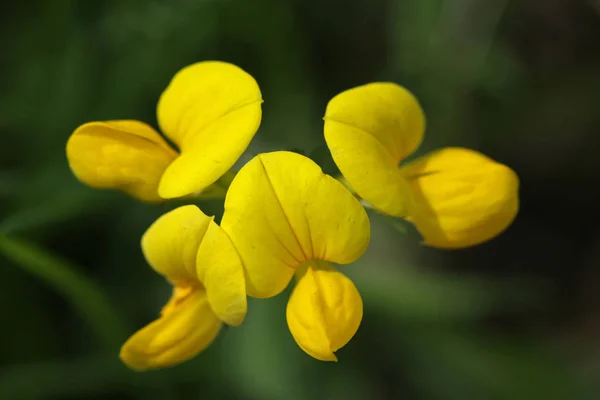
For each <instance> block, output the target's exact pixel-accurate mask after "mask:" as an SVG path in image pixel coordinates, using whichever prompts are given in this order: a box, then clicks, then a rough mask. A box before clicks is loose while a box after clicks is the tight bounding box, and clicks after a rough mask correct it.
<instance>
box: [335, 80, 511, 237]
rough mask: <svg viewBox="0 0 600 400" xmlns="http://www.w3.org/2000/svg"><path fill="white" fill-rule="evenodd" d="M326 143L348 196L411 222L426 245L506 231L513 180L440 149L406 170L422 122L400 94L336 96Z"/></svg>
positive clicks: (387, 87) (474, 158)
mask: <svg viewBox="0 0 600 400" xmlns="http://www.w3.org/2000/svg"><path fill="white" fill-rule="evenodd" d="M324 120H325V126H324V131H325V140H326V141H327V145H328V147H329V149H330V151H331V155H332V157H333V159H334V161H335V163H336V164H337V166H338V168H339V169H340V171H341V173H342V174H343V176H344V178H345V179H346V180H347V182H348V183H349V184H350V186H351V187H352V189H353V190H355V191H356V193H357V194H358V195H359V196H360V197H362V198H363V199H364V200H366V201H367V202H368V203H370V204H371V205H372V206H373V207H374V208H375V209H377V210H379V211H381V212H383V213H385V214H388V215H391V216H394V217H402V218H406V219H407V220H408V221H410V222H412V223H413V224H414V225H415V227H416V228H417V230H418V231H419V232H420V233H421V235H422V236H423V238H424V240H425V243H426V244H428V245H430V246H434V247H439V248H462V247H468V246H472V245H476V244H479V243H482V242H484V241H487V240H489V239H491V238H493V237H494V236H496V235H498V234H500V233H501V232H502V231H504V230H505V229H506V228H507V227H508V226H509V225H510V224H511V222H512V221H513V220H514V218H515V216H516V214H517V212H518V208H519V197H518V186H519V180H518V178H517V175H516V174H515V173H514V171H512V170H511V169H510V168H509V167H507V166H505V165H503V164H500V163H497V162H495V161H494V160H492V159H490V158H488V157H486V156H484V155H483V154H481V153H478V152H476V151H473V150H468V149H464V148H444V149H441V150H438V151H434V152H432V153H429V154H426V155H425V156H422V157H420V158H417V159H416V160H414V161H412V162H409V163H407V164H405V165H400V163H401V162H402V161H403V160H404V159H405V158H406V157H407V156H408V155H410V154H411V153H413V152H414V151H415V150H417V148H418V147H419V145H420V144H421V141H422V140H423V134H424V130H425V117H424V114H423V111H422V109H421V106H420V105H419V103H418V102H417V100H416V99H415V98H414V96H413V95H412V94H411V93H410V92H408V91H407V90H406V89H404V88H402V87H401V86H398V85H396V84H394V83H371V84H367V85H364V86H359V87H356V88H353V89H350V90H347V91H345V92H342V93H340V94H338V95H337V96H335V97H334V98H333V99H332V100H331V101H330V102H329V104H328V105H327V110H326V113H325V118H324Z"/></svg>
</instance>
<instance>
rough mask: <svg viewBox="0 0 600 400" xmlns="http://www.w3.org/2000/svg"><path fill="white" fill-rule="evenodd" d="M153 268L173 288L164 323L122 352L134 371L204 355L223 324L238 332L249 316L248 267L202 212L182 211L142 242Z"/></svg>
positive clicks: (190, 208)
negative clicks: (200, 354)
mask: <svg viewBox="0 0 600 400" xmlns="http://www.w3.org/2000/svg"><path fill="white" fill-rule="evenodd" d="M142 250H143V252H144V256H145V257H146V260H147V261H148V263H149V264H150V266H151V267H152V268H153V269H154V270H155V271H156V272H158V273H159V274H161V275H163V276H164V277H165V278H166V279H167V280H168V281H169V282H170V283H171V284H172V285H173V295H172V297H171V299H170V300H169V302H168V303H167V305H166V306H165V307H164V308H163V309H162V311H161V315H160V317H159V318H158V319H157V320H156V321H154V322H152V323H150V324H149V325H147V326H146V327H144V328H142V329H141V330H139V331H138V332H137V333H135V334H134V335H133V336H132V337H131V338H129V340H127V342H126V343H125V344H124V345H123V347H122V349H121V359H122V360H123V361H124V362H125V363H126V364H127V365H128V366H130V367H131V368H134V369H138V370H145V369H151V368H162V367H168V366H171V365H174V364H177V363H180V362H182V361H185V360H187V359H189V358H191V357H193V356H195V355H196V354H198V353H199V352H200V351H202V350H203V349H205V348H206V347H207V346H208V345H209V344H210V343H211V342H212V341H213V340H214V338H215V337H216V336H217V334H218V332H219V330H220V328H221V325H222V324H223V323H226V324H229V325H233V326H237V325H240V324H241V323H242V321H243V320H244V317H245V315H246V309H247V304H246V290H245V283H244V272H243V267H242V264H241V261H240V258H239V256H238V253H237V252H236V250H235V248H234V247H233V244H232V243H231V241H230V239H229V237H228V236H227V234H226V233H225V232H224V231H223V230H222V229H221V228H220V227H219V226H218V225H217V224H216V223H215V222H214V221H213V218H212V217H208V216H206V215H204V213H202V211H200V209H198V207H196V206H193V205H189V206H183V207H179V208H177V209H175V210H173V211H171V212H169V213H167V214H165V215H163V216H162V217H160V218H159V219H158V220H156V222H155V223H154V224H153V225H152V226H151V227H150V228H149V229H148V230H147V231H146V233H145V234H144V236H143V237H142Z"/></svg>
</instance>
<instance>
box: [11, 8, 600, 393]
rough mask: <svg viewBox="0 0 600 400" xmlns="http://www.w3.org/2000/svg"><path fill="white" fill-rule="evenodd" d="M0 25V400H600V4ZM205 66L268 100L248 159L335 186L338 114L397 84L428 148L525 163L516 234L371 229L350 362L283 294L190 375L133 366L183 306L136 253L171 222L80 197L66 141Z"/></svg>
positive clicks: (38, 14) (89, 11) (173, 14)
mask: <svg viewBox="0 0 600 400" xmlns="http://www.w3.org/2000/svg"><path fill="white" fill-rule="evenodd" d="M0 31H1V36H0V45H1V48H0V50H1V51H0V54H1V63H2V64H1V66H2V68H1V71H2V74H0V138H1V139H2V141H1V145H0V210H1V212H0V229H1V233H0V271H1V272H2V278H1V279H0V305H1V308H0V309H1V312H0V399H147V398H152V399H179V398H202V399H230V398H231V399H261V400H262V399H292V400H294V399H313V398H319V399H321V398H322V399H396V398H398V399H597V398H598V393H599V390H600V384H598V382H599V381H600V290H599V289H600V233H599V230H598V226H599V224H598V222H599V213H598V211H597V210H598V205H599V200H600V196H599V192H598V179H597V175H598V173H599V172H600V158H599V157H598V156H597V154H598V149H599V148H600V147H599V145H600V143H599V142H600V139H599V136H598V130H599V128H600V72H599V71H600V51H599V50H600V48H599V43H600V2H599V1H598V0H529V1H526V0H523V1H517V0H513V1H508V0H411V1H409V0H404V1H400V0H398V1H394V0H362V1H359V0H353V1H352V0H346V1H342V0H331V1H325V0H285V1H284V0H253V1H249V0H197V1H191V0H187V1H186V0H178V1H159V0H148V1H141V0H136V1H133V0H131V1H127V2H125V1H117V0H113V1H93V2H92V1H89V2H88V1H58V0H57V1H45V0H44V1H42V0H38V1H27V2H23V1H21V2H20V1H5V2H2V4H1V5H0ZM210 59H218V60H224V61H229V62H232V63H235V64H237V65H239V66H241V67H242V68H244V69H245V70H247V71H248V72H250V73H251V74H252V75H253V76H254V77H255V78H256V79H257V81H258V82H259V84H260V86H261V89H262V91H263V96H264V99H265V103H264V108H263V110H264V113H263V123H262V125H261V128H260V130H259V132H258V133H257V135H256V137H255V139H254V141H253V143H252V145H251V146H250V148H249V149H248V151H247V154H246V155H245V156H244V157H243V159H242V160H240V165H241V163H243V162H245V161H247V160H248V159H249V158H250V157H252V156H253V155H255V154H257V153H259V152H263V151H270V150H277V149H294V150H296V151H300V152H303V153H304V154H307V155H309V156H310V157H312V158H313V159H315V160H316V161H317V162H319V163H320V164H321V165H322V166H323V168H324V169H325V170H326V171H328V172H330V173H335V167H334V165H333V164H332V162H331V159H330V158H329V155H328V152H327V150H326V147H325V143H324V139H323V132H322V125H323V123H322V120H321V118H322V116H323V114H324V110H325V105H326V104H327V101H328V100H329V99H330V98H331V97H332V96H333V95H335V94H337V93H339V92H340V91H342V90H345V89H348V88H350V87H353V86H357V85H360V84H363V83H367V82H371V81H377V80H390V81H394V82H397V83H399V84H402V85H404V86H406V87H407V88H409V89H410V90H411V91H413V92H414V93H415V94H416V95H417V97H418V98H419V99H420V101H421V103H422V104H423V107H424V109H425V112H426V115H427V120H428V128H427V133H426V137H425V141H424V143H423V146H422V147H421V149H420V150H419V154H422V153H424V152H426V151H428V150H431V149H435V148H440V147H443V146H464V147H470V148H474V149H477V150H479V151H482V152H484V153H485V154H487V155H489V156H491V157H493V158H495V159H496V160H498V161H501V162H503V163H506V164H508V165H510V166H511V167H512V168H513V169H515V171H516V172H517V174H518V175H519V176H520V179H521V211H520V213H519V216H518V217H517V220H516V221H515V223H514V224H513V225H512V226H511V227H510V228H509V230H508V231H507V232H505V233H504V234H502V235H501V236H499V237H498V238H496V239H495V240H493V241H491V242H489V243H486V244H484V245H481V246H477V247H475V248H471V249H467V250H460V251H440V250H435V249H430V248H426V247H423V246H421V245H420V239H419V237H418V235H417V234H416V233H415V232H414V229H412V228H411V227H410V226H407V225H401V226H400V227H398V226H397V225H396V224H392V223H390V221H389V220H387V219H385V218H384V217H382V216H379V215H377V214H372V215H371V216H372V227H373V234H372V242H371V245H370V248H369V250H368V251H367V253H366V254H365V256H364V257H363V258H362V259H361V260H360V261H358V262H357V263H355V264H353V265H351V266H348V267H343V268H344V269H343V271H344V272H346V273H347V274H348V275H349V276H351V277H352V278H353V279H354V281H355V283H356V285H357V287H358V288H359V290H360V292H361V294H362V296H363V300H364V303H365V315H364V319H363V322H362V325H361V328H360V329H359V331H358V333H357V335H356V336H355V337H354V339H353V340H352V341H351V342H350V343H349V344H348V345H347V346H346V347H344V348H343V349H341V350H340V351H339V352H338V357H339V359H340V361H339V362H338V363H337V364H335V363H322V362H319V361H316V360H313V359H311V358H310V357H309V356H308V355H306V354H304V353H303V352H302V351H301V350H300V349H299V348H298V347H297V346H296V344H295V343H294V341H293V339H292V337H291V335H290V334H289V332H288V330H287V326H286V322H285V303H286V300H287V296H288V293H289V290H288V291H286V292H285V293H284V294H282V295H280V296H278V297H276V298H274V299H270V300H251V301H250V309H249V314H248V317H247V319H246V321H245V323H244V324H243V325H242V326H241V327H240V328H235V329H227V330H225V331H223V332H221V334H220V335H219V337H218V339H217V340H216V342H215V343H214V344H213V345H212V346H211V347H210V348H209V349H208V350H206V351H205V352H204V353H202V354H201V355H200V356H198V357H196V358H195V359H194V360H192V361H190V362H187V363H184V364H182V365H181V366H178V367H175V368H172V369H169V370H163V371H155V372H148V373H135V372H132V371H129V370H127V369H126V368H125V367H124V366H123V365H122V364H121V362H120V361H119V360H118V358H117V355H118V350H119V346H120V345H121V343H122V342H123V341H124V340H125V339H126V338H127V336H128V335H129V334H131V333H133V332H134V331H135V330H137V329H139V328H140V327H142V326H143V325H144V324H146V323H147V322H149V321H151V320H152V319H153V318H155V316H156V315H157V313H158V311H159V310H160V307H161V306H162V305H163V304H164V302H165V301H166V299H167V298H168V297H169V294H170V288H169V285H168V284H166V283H165V282H164V281H163V280H162V278H160V277H159V276H158V275H156V274H155V273H154V272H153V271H152V270H151V269H150V268H149V267H148V266H147V265H146V264H145V262H144V260H143V258H142V255H141V251H140V248H139V240H140V236H141V234H142V233H143V232H144V231H145V229H146V228H147V227H148V226H149V225H150V223H151V222H152V221H153V220H154V219H155V218H156V217H157V216H158V215H160V214H161V213H163V212H165V211H166V210H168V209H170V208H172V207H173V206H174V205H173V204H169V205H167V206H159V207H156V206H150V205H146V204H142V203H140V202H137V201H135V200H132V199H130V198H128V197H126V196H125V195H123V194H121V193H118V192H112V191H97V190H93V189H90V188H87V187H85V186H84V185H82V184H81V183H79V182H77V181H76V179H75V178H74V177H73V176H72V174H71V173H70V171H69V170H68V166H67V163H66V158H65V154H64V153H65V151H64V147H65V143H66V140H67V139H68V137H69V135H70V134H71V132H72V131H73V130H74V129H75V128H76V127H77V126H78V125H79V124H81V123H84V122H87V121H92V120H108V119H120V118H128V119H129V118H135V119H140V120H142V121H146V122H148V123H150V124H152V125H154V126H156V117H155V107H156V101H157V99H158V96H159V95H160V93H161V92H162V90H163V89H164V88H165V87H166V85H167V84H168V82H169V80H170V78H171V77H172V75H173V74H174V73H175V72H176V71H177V70H179V69H180V68H182V67H184V66H185V65H187V64H190V63H193V62H196V61H201V60H210ZM238 167H239V166H238ZM199 205H200V206H201V207H202V209H203V210H204V211H205V212H206V213H207V214H211V213H214V214H216V215H217V216H218V217H219V215H220V213H221V212H222V202H219V201H207V202H202V203H199Z"/></svg>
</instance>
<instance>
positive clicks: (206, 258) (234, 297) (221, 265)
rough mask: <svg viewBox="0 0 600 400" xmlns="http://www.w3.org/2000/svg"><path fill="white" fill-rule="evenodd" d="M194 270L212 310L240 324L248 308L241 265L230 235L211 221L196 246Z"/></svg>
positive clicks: (222, 317)
mask: <svg viewBox="0 0 600 400" xmlns="http://www.w3.org/2000/svg"><path fill="white" fill-rule="evenodd" d="M196 273H197V275H198V279H199V280H200V282H202V284H203V285H204V287H205V288H206V294H207V297H208V302H209V303H210V306H211V307H212V309H213V311H214V312H215V314H216V315H217V316H218V317H219V318H220V319H221V321H223V322H225V323H227V324H229V325H234V326H237V325H240V324H241V323H242V322H243V321H244V318H245V317H246V311H247V308H248V305H247V301H246V282H245V280H244V268H243V266H242V261H241V260H240V256H239V255H238V253H237V250H236V249H235V247H233V243H231V239H229V236H227V233H225V231H224V230H223V229H221V227H219V225H217V224H216V223H214V222H213V221H211V222H210V224H209V225H208V230H207V231H206V234H205V235H204V239H202V243H201V244H200V248H199V249H198V254H197V256H196Z"/></svg>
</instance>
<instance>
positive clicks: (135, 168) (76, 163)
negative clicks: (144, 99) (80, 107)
mask: <svg viewBox="0 0 600 400" xmlns="http://www.w3.org/2000/svg"><path fill="white" fill-rule="evenodd" d="M175 157H177V153H176V152H175V151H174V150H173V149H171V148H170V147H169V145H168V144H167V143H166V142H165V140H164V139H163V138H162V137H161V136H160V135H159V134H158V133H157V132H156V131H155V130H154V129H152V127H150V126H148V125H146V124H144V123H142V122H139V121H106V122H89V123H87V124H84V125H81V126H80V127H79V128H77V129H76V130H75V132H73V134H72V135H71V137H70V138H69V141H68V142H67V159H68V160H69V166H70V167H71V170H72V171H73V173H74V174H75V176H76V177H77V178H78V179H79V180H80V181H82V182H84V183H86V184H88V185H90V186H92V187H95V188H100V189H104V188H111V189H121V190H122V191H124V192H126V193H128V194H129V195H131V196H133V197H135V198H137V199H140V200H144V201H150V202H158V201H162V199H161V198H160V197H159V196H158V184H159V182H160V179H161V176H162V174H163V172H164V171H165V169H166V168H167V166H168V165H169V164H170V163H171V161H173V160H174V159H175Z"/></svg>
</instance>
